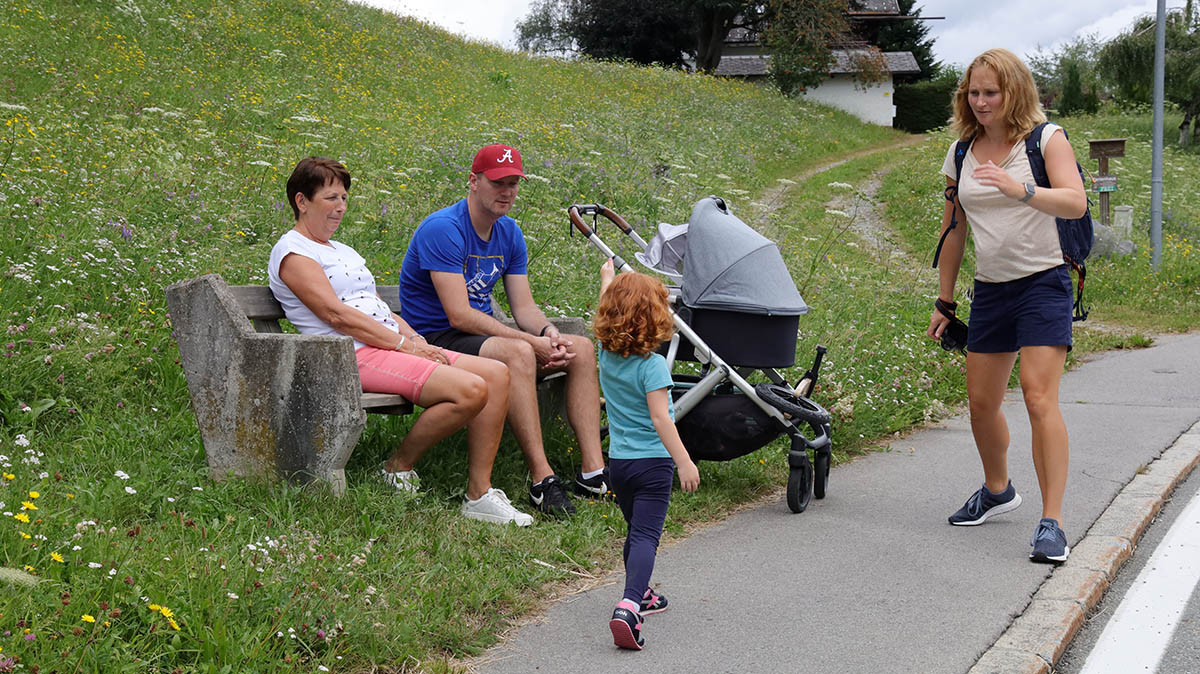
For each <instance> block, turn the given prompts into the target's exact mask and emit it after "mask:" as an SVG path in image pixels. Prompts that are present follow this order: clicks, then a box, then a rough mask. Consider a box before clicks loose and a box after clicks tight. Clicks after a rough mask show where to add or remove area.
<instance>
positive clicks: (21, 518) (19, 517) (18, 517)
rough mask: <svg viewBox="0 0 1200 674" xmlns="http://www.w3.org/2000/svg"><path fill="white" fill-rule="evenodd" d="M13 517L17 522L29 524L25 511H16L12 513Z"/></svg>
mask: <svg viewBox="0 0 1200 674" xmlns="http://www.w3.org/2000/svg"><path fill="white" fill-rule="evenodd" d="M13 519H15V520H17V521H18V522H24V523H25V524H29V515H26V514H25V513H17V514H16V515H13Z"/></svg>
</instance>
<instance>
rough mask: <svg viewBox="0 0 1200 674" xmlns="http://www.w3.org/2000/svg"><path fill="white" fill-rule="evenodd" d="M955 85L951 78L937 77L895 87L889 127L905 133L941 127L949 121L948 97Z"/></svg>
mask: <svg viewBox="0 0 1200 674" xmlns="http://www.w3.org/2000/svg"><path fill="white" fill-rule="evenodd" d="M957 84H958V83H957V82H956V81H955V80H953V79H951V78H938V79H936V80H930V81H927V82H917V83H915V84H898V85H896V93H895V94H894V96H895V100H896V118H895V120H893V121H892V126H894V127H896V128H897V129H901V130H903V131H907V132H909V133H925V132H926V131H929V130H930V129H936V128H938V127H939V126H945V125H946V123H947V120H949V119H950V113H951V109H950V98H951V96H952V95H953V94H954V87H955V86H956V85H957Z"/></svg>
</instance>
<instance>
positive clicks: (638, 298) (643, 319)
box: [592, 272, 674, 356]
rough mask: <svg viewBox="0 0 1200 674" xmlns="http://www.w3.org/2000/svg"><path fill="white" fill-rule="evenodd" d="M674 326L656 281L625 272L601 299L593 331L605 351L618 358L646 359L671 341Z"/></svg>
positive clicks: (661, 289) (663, 295)
mask: <svg viewBox="0 0 1200 674" xmlns="http://www.w3.org/2000/svg"><path fill="white" fill-rule="evenodd" d="M673 329H674V322H673V321H672V320H671V308H670V305H669V304H667V289H666V287H665V286H663V284H662V282H661V281H659V280H658V279H656V278H654V277H652V276H647V275H646V274H639V273H637V272H626V273H624V274H618V275H617V277H616V278H615V279H613V282H612V284H610V285H609V286H608V289H606V290H605V291H604V294H603V295H601V296H600V303H599V305H598V306H597V307H596V317H595V318H594V319H593V320H592V330H593V331H594V332H595V333H596V338H597V339H599V340H600V344H601V345H602V346H603V348H604V350H605V351H610V352H612V353H615V354H618V355H621V356H645V355H647V354H650V353H653V352H654V351H655V350H656V349H657V348H658V346H659V345H660V344H662V343H663V342H665V341H666V340H668V339H670V338H671V333H672V331H673Z"/></svg>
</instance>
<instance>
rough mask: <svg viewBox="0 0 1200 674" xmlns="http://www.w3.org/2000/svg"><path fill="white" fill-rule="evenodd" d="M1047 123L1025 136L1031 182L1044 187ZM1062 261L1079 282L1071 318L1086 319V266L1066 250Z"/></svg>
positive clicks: (1045, 183)
mask: <svg viewBox="0 0 1200 674" xmlns="http://www.w3.org/2000/svg"><path fill="white" fill-rule="evenodd" d="M1047 124H1049V122H1042V123H1041V124H1038V125H1037V126H1035V127H1033V131H1031V132H1030V133H1029V135H1028V136H1025V156H1026V157H1028V158H1029V169H1030V171H1032V173H1033V182H1034V183H1036V184H1037V186H1038V187H1045V188H1047V189H1049V187H1050V176H1049V174H1047V173H1046V158H1045V156H1044V155H1043V154H1042V132H1043V130H1044V129H1045V128H1046V125H1047ZM1066 137H1067V130H1066V129H1063V138H1066ZM1078 165H1079V163H1078V162H1076V167H1078ZM1082 176H1083V173H1082V169H1081V170H1080V177H1081V178H1082ZM1056 220H1057V219H1056ZM1063 262H1066V263H1067V264H1068V265H1070V266H1071V269H1073V270H1075V273H1076V274H1077V275H1078V276H1079V283H1078V284H1077V285H1076V286H1075V304H1074V306H1073V307H1072V310H1073V311H1074V315H1073V316H1072V319H1071V320H1072V321H1086V320H1087V317H1088V312H1087V311H1085V310H1084V308H1083V281H1084V279H1085V278H1087V266H1085V265H1084V264H1083V263H1082V262H1076V261H1075V260H1072V259H1071V256H1070V255H1067V254H1066V252H1064V253H1063Z"/></svg>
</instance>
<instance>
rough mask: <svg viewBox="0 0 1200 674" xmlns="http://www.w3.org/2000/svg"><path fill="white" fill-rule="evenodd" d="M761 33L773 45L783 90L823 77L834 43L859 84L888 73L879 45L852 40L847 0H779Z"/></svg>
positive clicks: (790, 90) (810, 84)
mask: <svg viewBox="0 0 1200 674" xmlns="http://www.w3.org/2000/svg"><path fill="white" fill-rule="evenodd" d="M773 6H774V9H775V11H774V13H773V15H772V16H771V20H770V23H769V24H768V25H767V29H766V31H765V32H764V33H763V38H764V39H765V41H766V44H767V46H768V47H769V48H770V50H771V65H770V68H771V78H772V79H773V80H774V81H775V84H776V85H777V86H778V87H779V90H780V91H782V92H783V93H785V94H792V93H797V92H802V91H804V90H805V89H808V88H809V87H813V86H816V85H818V84H820V83H821V81H822V80H824V79H825V77H826V75H827V74H828V73H829V69H830V66H831V65H833V63H834V53H833V50H834V49H835V48H838V47H841V48H843V49H844V50H845V51H846V52H847V54H848V56H849V59H850V64H849V65H850V66H851V67H852V70H853V71H854V73H855V76H854V79H855V81H856V82H857V83H858V84H860V85H868V84H871V83H874V82H879V81H882V80H884V79H885V78H886V77H887V74H888V70H887V61H886V60H885V59H884V57H883V52H881V51H880V50H879V48H878V47H873V46H868V45H866V44H864V43H861V42H859V41H856V40H854V39H853V32H852V29H851V24H850V21H849V19H848V18H847V16H846V7H847V3H846V0H775V2H774V3H773Z"/></svg>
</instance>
